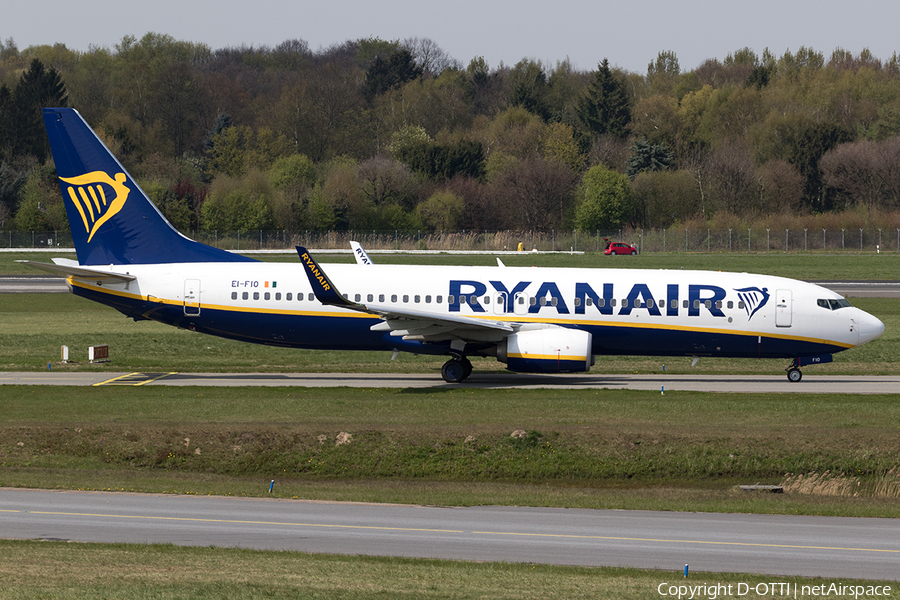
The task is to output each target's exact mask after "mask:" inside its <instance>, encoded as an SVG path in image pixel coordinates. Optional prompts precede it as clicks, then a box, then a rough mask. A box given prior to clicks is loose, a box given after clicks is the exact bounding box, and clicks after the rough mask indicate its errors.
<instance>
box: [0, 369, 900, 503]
mask: <svg viewBox="0 0 900 600" xmlns="http://www.w3.org/2000/svg"><path fill="white" fill-rule="evenodd" d="M0 422H2V423H3V425H2V427H0V440H3V441H2V442H0V466H2V467H3V468H2V470H0V486H20V487H32V486H35V487H59V488H75V489H111V490H124V491H146V492H150V491H152V492H169V493H189V494H217V495H249V496H252V495H265V494H266V493H267V488H266V484H268V482H269V481H270V480H271V479H275V480H276V481H277V482H278V485H277V486H276V494H275V495H276V496H279V497H304V498H320V499H341V500H359V501H374V502H405V503H427V504H442V505H473V504H516V505H539V506H573V507H584V508H632V509H635V508H637V509H656V510H683V509H685V508H686V507H690V508H691V510H704V511H720V512H721V511H725V512H776V513H777V512H782V513H791V514H799V513H802V514H825V515H831V514H838V515H845V516H885V517H898V516H900V505H898V504H897V502H896V498H895V497H874V496H868V495H866V494H862V495H860V496H858V497H817V496H812V497H811V496H803V495H793V494H784V495H772V494H763V495H758V494H747V493H744V492H736V491H735V489H734V486H735V485H737V484H739V483H779V482H780V481H781V480H782V479H783V477H784V475H785V474H786V473H809V472H817V473H824V472H826V471H829V472H832V473H835V474H839V473H843V474H844V475H845V476H846V477H852V478H857V479H858V480H859V481H860V482H861V484H865V486H866V487H865V488H864V489H869V488H870V487H872V486H871V485H869V482H872V481H876V480H881V479H884V478H885V477H886V476H888V474H889V473H891V469H894V468H895V467H897V466H898V462H897V454H896V437H897V433H898V430H897V425H896V424H897V423H898V422H900V404H898V403H897V402H896V398H895V397H894V396H839V395H834V396H832V395H817V396H816V397H814V398H809V397H806V396H804V395H802V394H801V393H796V394H780V395H774V396H773V395H760V394H704V393H699V392H679V393H670V394H667V395H666V396H665V397H661V396H660V395H659V394H656V393H654V392H628V391H619V390H593V391H584V390H556V391H549V392H548V391H547V390H486V391H485V390H477V391H476V390H466V389H456V390H436V389H433V390H428V389H425V390H396V389H385V390H363V389H341V388H331V389H297V388H243V389H242V388H165V387H153V388H150V387H138V388H104V387H101V388H65V387H29V386H10V387H6V388H5V389H4V400H3V402H2V404H0ZM517 430H521V431H523V432H525V434H524V436H523V437H521V438H516V437H513V436H512V433H513V432H514V431H517ZM342 432H345V433H349V434H350V436H351V437H350V441H349V443H346V444H338V441H339V439H340V434H341V433H342ZM889 477H893V475H889ZM892 481H893V480H892ZM897 483H900V481H898V482H897ZM892 485H893V484H892Z"/></svg>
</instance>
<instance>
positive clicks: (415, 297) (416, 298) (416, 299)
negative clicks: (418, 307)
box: [413, 294, 422, 304]
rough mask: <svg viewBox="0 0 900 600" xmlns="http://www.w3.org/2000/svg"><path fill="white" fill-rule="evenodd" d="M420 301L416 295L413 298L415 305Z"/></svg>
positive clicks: (419, 297)
mask: <svg viewBox="0 0 900 600" xmlns="http://www.w3.org/2000/svg"><path fill="white" fill-rule="evenodd" d="M421 299H422V297H421V296H419V295H418V294H416V295H415V296H413V302H415V303H416V304H418V303H419V302H420V301H421Z"/></svg>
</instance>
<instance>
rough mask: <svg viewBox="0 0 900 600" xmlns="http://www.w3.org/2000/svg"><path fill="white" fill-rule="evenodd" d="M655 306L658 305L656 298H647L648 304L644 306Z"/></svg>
mask: <svg viewBox="0 0 900 600" xmlns="http://www.w3.org/2000/svg"><path fill="white" fill-rule="evenodd" d="M654 306H656V300H654V299H653V298H650V299H649V300H647V306H645V307H644V308H653V307H654Z"/></svg>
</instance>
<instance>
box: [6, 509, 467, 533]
mask: <svg viewBox="0 0 900 600" xmlns="http://www.w3.org/2000/svg"><path fill="white" fill-rule="evenodd" d="M9 512H21V511H9ZM28 513H29V514H33V515H57V516H64V517H103V518H109V519H147V520H151V521H180V522H188V523H233V524H237V525H276V526H278V527H288V526H290V527H328V528H333V529H374V530H379V531H428V532H432V533H466V532H465V531H461V530H455V529H426V528H418V527H382V526H376V525H334V524H327V523H283V522H279V521H244V520H238V519H200V518H192V517H150V516H145V515H106V514H93V513H68V512H47V511H37V510H30V511H28Z"/></svg>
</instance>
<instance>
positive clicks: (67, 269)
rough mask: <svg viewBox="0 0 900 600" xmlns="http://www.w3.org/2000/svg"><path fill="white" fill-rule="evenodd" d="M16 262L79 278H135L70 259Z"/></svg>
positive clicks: (122, 279)
mask: <svg viewBox="0 0 900 600" xmlns="http://www.w3.org/2000/svg"><path fill="white" fill-rule="evenodd" d="M16 262H18V263H22V264H25V265H28V266H30V267H35V268H38V269H42V270H44V271H49V272H51V273H56V274H57V275H64V276H66V277H77V278H79V279H91V280H94V281H134V280H135V279H137V277H135V276H134V275H129V274H127V273H113V272H111V271H101V270H100V269H90V268H87V267H82V266H79V265H76V264H74V263H70V261H64V262H63V261H60V264H53V265H51V264H49V263H42V262H36V261H33V260H17V261H16Z"/></svg>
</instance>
